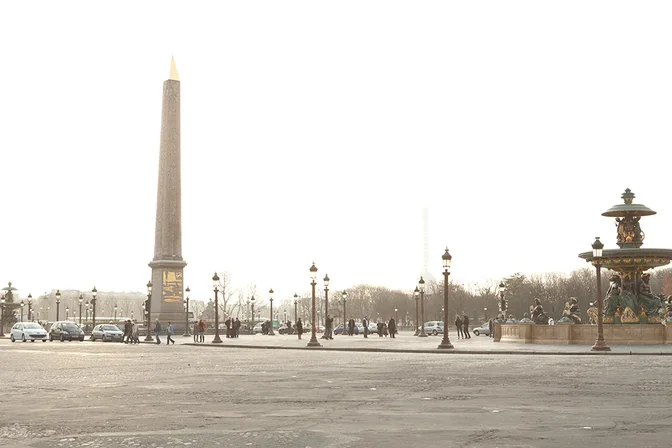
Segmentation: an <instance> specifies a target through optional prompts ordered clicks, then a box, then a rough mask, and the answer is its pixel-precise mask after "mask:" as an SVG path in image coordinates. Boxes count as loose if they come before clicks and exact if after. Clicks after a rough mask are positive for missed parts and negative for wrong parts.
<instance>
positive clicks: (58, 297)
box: [56, 289, 61, 322]
mask: <svg viewBox="0 0 672 448" xmlns="http://www.w3.org/2000/svg"><path fill="white" fill-rule="evenodd" d="M60 307H61V290H60V289H57V290H56V322H58V321H59V320H60V319H61V316H60V313H59V311H60V310H59V308H60Z"/></svg>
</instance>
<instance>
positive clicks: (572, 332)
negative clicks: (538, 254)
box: [494, 188, 672, 345]
mask: <svg viewBox="0 0 672 448" xmlns="http://www.w3.org/2000/svg"><path fill="white" fill-rule="evenodd" d="M621 198H622V199H623V203H622V204H617V205H614V206H613V207H611V208H609V209H608V210H607V211H605V212H604V213H602V216H607V217H610V218H615V221H616V222H615V224H616V244H617V245H618V249H604V250H603V251H602V256H601V257H599V258H595V257H594V256H593V252H592V251H591V252H583V253H581V254H579V257H580V258H582V259H584V260H586V261H587V262H589V263H592V264H593V265H597V264H598V263H599V266H601V268H605V269H609V270H611V271H613V275H611V276H610V278H609V280H610V286H609V289H608V291H607V294H606V298H605V299H604V311H603V322H604V324H606V325H604V339H605V340H606V341H607V343H608V344H610V345H641V344H672V319H670V320H669V321H667V322H666V321H661V317H663V316H664V314H665V312H666V309H668V308H669V311H672V300H669V301H666V300H664V298H663V297H662V296H659V295H655V294H653V293H652V292H651V288H650V286H649V278H650V273H648V272H646V271H648V270H650V269H654V268H657V267H661V266H666V265H668V264H670V260H672V249H653V248H651V249H649V248H642V245H643V243H644V238H645V234H644V232H643V231H642V228H641V226H640V220H641V218H642V217H644V216H651V215H655V214H656V212H655V211H653V210H651V209H650V208H648V207H647V206H645V205H643V204H635V203H633V200H634V198H635V194H634V193H633V192H632V191H631V190H630V189H629V188H627V189H626V190H625V192H624V193H623V194H622V195H621ZM671 297H672V296H671ZM591 312H592V313H593V316H592V317H593V318H594V317H595V315H596V309H595V308H591V309H590V310H589V312H588V314H589V315H591ZM578 322H579V321H578V320H577V319H574V320H572V319H569V318H567V319H560V320H558V323H557V325H543V324H539V323H536V324H535V323H533V322H524V321H522V320H521V321H520V322H519V323H517V324H512V325H509V324H497V325H495V338H494V339H495V342H518V343H528V344H529V343H533V344H534V343H536V344H593V342H595V339H596V335H597V325H590V324H583V323H578Z"/></svg>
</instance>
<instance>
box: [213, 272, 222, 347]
mask: <svg viewBox="0 0 672 448" xmlns="http://www.w3.org/2000/svg"><path fill="white" fill-rule="evenodd" d="M212 289H213V291H215V339H213V340H212V343H213V344H221V343H222V338H220V337H219V298H218V295H217V293H218V292H219V276H218V275H217V273H216V272H215V275H214V276H213V277H212Z"/></svg>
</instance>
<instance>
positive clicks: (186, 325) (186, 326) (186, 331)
mask: <svg viewBox="0 0 672 448" xmlns="http://www.w3.org/2000/svg"><path fill="white" fill-rule="evenodd" d="M185 292H186V293H187V298H186V299H184V305H185V310H184V334H183V335H182V336H185V337H188V336H191V332H190V331H189V330H190V328H189V293H190V292H191V289H189V287H188V286H187V289H185Z"/></svg>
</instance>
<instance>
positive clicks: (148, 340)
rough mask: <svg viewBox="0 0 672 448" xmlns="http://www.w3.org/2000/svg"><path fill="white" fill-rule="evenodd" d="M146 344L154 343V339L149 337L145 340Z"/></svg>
mask: <svg viewBox="0 0 672 448" xmlns="http://www.w3.org/2000/svg"><path fill="white" fill-rule="evenodd" d="M145 342H154V338H153V337H151V336H147V337H146V338H145Z"/></svg>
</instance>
